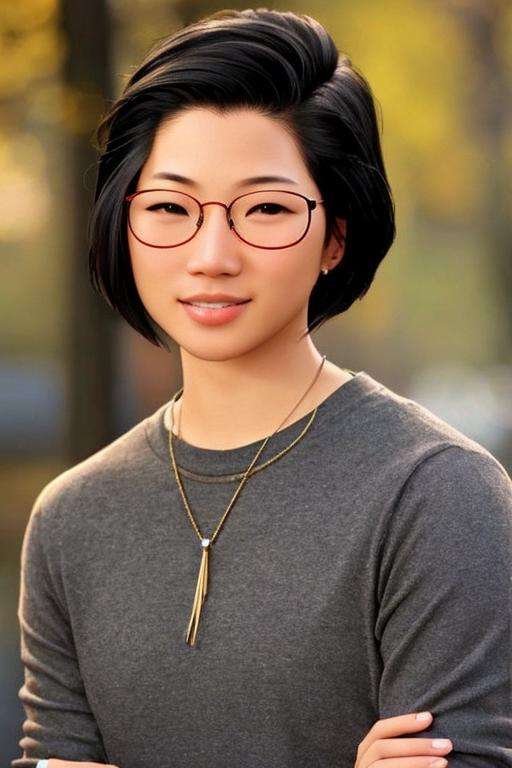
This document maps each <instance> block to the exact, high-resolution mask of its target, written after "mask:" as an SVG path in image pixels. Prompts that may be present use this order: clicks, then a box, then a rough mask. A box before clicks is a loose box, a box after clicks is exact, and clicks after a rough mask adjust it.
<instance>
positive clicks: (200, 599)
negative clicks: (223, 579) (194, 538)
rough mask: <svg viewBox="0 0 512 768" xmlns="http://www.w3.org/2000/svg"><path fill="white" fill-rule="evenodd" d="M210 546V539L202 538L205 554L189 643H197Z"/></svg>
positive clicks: (190, 627)
mask: <svg viewBox="0 0 512 768" xmlns="http://www.w3.org/2000/svg"><path fill="white" fill-rule="evenodd" d="M209 546H210V539H201V547H202V548H203V555H202V557H201V566H200V568H199V575H198V578H197V586H196V594H195V597H194V606H193V608H192V614H191V616H190V621H189V623H188V629H187V640H186V641H187V644H188V645H195V642H196V634H197V628H198V626H199V619H200V616H201V608H202V607H203V603H204V599H205V597H206V593H207V590H208V550H209ZM192 624H193V625H194V629H193V630H192V639H191V640H190V642H189V639H190V633H191V629H192Z"/></svg>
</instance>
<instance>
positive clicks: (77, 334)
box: [60, 0, 117, 463]
mask: <svg viewBox="0 0 512 768" xmlns="http://www.w3.org/2000/svg"><path fill="white" fill-rule="evenodd" d="M60 11H61V13H60V26H61V31H62V35H63V38H64V46H65V55H64V61H63V66H62V77H63V81H64V105H65V106H64V114H63V121H62V125H63V129H64V130H65V135H66V147H65V150H66V156H67V162H68V166H69V168H68V178H69V190H68V194H67V196H66V206H67V210H68V212H69V216H70V219H71V221H70V224H71V227H70V232H71V235H70V236H71V241H70V251H69V253H68V254H67V264H66V275H67V278H68V284H67V287H65V289H64V290H65V295H66V298H67V302H68V306H67V313H66V314H67V321H68V333H67V336H66V353H65V357H66V364H67V365H66V371H67V383H68V404H69V407H68V409H67V414H68V421H67V425H66V428H67V434H66V439H65V442H64V445H65V447H66V451H67V456H66V458H67V460H68V461H69V462H71V463H75V462H77V461H79V460H81V459H83V458H85V457H86V456H88V455H90V454H91V453H93V452H94V451H96V450H98V448H100V447H102V446H103V445H106V444H107V443H108V442H110V441H111V440H113V439H114V437H116V435H117V433H116V427H115V403H114V398H113V392H114V388H113V379H114V371H113V364H114V360H115V357H114V354H113V352H114V329H115V324H116V323H117V316H115V315H114V313H113V312H112V310H110V309H109V308H108V306H107V305H106V303H105V302H104V301H103V300H102V299H101V298H100V297H99V296H97V294H96V293H95V292H94V291H93V289H92V287H91V285H90V282H89V275H88V267H87V240H86V231H87V219H88V214H89V210H90V205H91V202H92V196H91V194H90V193H89V190H86V188H85V186H84V173H85V172H86V170H88V169H89V168H90V167H91V165H95V164H96V151H95V149H94V147H93V143H92V141H91V137H92V133H93V131H94V128H95V126H96V124H97V122H98V120H99V118H100V115H101V113H102V111H103V109H104V104H105V99H106V98H110V99H111V98H112V83H111V62H110V51H111V23H110V16H109V9H108V3H107V0H88V2H87V3H84V2H82V1H81V0H61V6H60Z"/></svg>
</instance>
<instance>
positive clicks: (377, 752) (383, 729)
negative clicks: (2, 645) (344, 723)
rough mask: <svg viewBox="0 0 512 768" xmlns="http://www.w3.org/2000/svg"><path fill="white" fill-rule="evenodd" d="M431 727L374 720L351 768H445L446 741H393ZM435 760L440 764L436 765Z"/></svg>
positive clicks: (401, 719) (407, 718)
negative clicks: (441, 744) (443, 744)
mask: <svg viewBox="0 0 512 768" xmlns="http://www.w3.org/2000/svg"><path fill="white" fill-rule="evenodd" d="M431 723H432V714H431V713H429V717H428V719H427V720H416V713H415V712H412V713H410V714H407V715H398V716H397V717H387V718H383V719H382V720H377V721H376V722H375V723H374V724H373V725H372V727H371V728H370V730H369V731H368V733H367V734H366V736H365V737H364V739H363V740H362V742H361V743H360V744H359V746H358V748H357V757H356V762H355V765H354V768H370V766H371V768H427V766H435V768H438V765H439V768H441V766H443V765H447V761H446V760H444V758H443V755H446V754H448V752H450V750H451V749H453V744H452V743H451V742H450V740H449V739H448V742H449V744H448V745H447V746H446V747H444V748H441V749H437V748H436V747H433V746H432V742H433V741H434V740H433V739H394V738H393V736H400V735H401V734H403V733H416V731H421V729H422V728H425V727H426V726H427V725H430V724H431ZM436 759H437V760H442V762H439V764H438V763H436V762H435V761H436ZM49 768H53V767H52V766H50V767H49ZM55 768H60V767H58V766H55Z"/></svg>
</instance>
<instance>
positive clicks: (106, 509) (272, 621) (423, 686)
mask: <svg viewBox="0 0 512 768" xmlns="http://www.w3.org/2000/svg"><path fill="white" fill-rule="evenodd" d="M167 406H168V403H164V404H163V405H162V406H161V407H160V408H158V410H156V411H155V412H154V413H153V414H152V415H150V416H149V417H147V418H145V419H144V420H142V421H141V422H139V423H138V424H136V426H134V427H133V428H132V429H130V430H129V431H128V432H126V433H125V434H123V435H122V436H121V437H119V438H118V439H116V440H115V441H113V442H112V443H110V444H109V445H107V446H106V447H105V448H103V449H101V450H99V451H98V452H97V453H95V454H93V455H92V456H90V457H88V458H87V459H86V460H84V461H82V462H80V463H79V464H76V465H75V466H73V467H71V468H70V469H68V470H66V471H64V472H63V473H61V474H60V475H58V476H57V477H55V478H54V479H53V480H51V481H50V482H49V483H48V484H47V485H46V486H45V487H44V488H43V489H42V490H41V492H40V493H39V495H38V497H37V498H36V500H35V501H34V505H33V509H32V512H31V514H30V519H29V521H28V524H27V528H26V531H25V536H24V539H23V548H22V553H21V587H20V600H19V611H18V618H19V623H20V631H21V659H22V662H23V664H24V668H25V679H24V684H23V685H22V686H21V688H20V689H19V694H18V695H19V697H20V699H21V701H22V703H23V706H24V708H25V712H26V719H25V721H24V723H23V732H22V736H21V739H20V742H19V744H20V748H21V755H20V756H18V757H15V758H14V759H12V761H11V768H29V766H30V767H32V766H35V765H36V763H37V760H38V759H39V758H43V757H44V758H49V757H55V758H60V759H67V760H77V761H95V762H104V763H105V762H110V763H114V764H116V765H119V766H121V768H185V767H186V768H303V767H305V766H307V767H308V768H312V767H313V768H353V765H354V762H355V754H356V749H357V745H358V743H359V742H360V741H361V740H362V738H363V737H364V736H365V734H366V733H367V732H368V730H369V729H370V727H371V725H372V724H373V723H374V722H375V721H376V720H378V719H380V718H386V717H391V716H393V715H397V714H403V713H406V712H414V711H419V710H424V709H429V710H431V711H432V713H433V715H434V720H433V722H432V725H431V727H430V728H429V729H425V730H423V731H421V732H419V733H416V734H412V735H411V734H408V735H406V736H405V738H411V737H414V738H425V737H427V736H445V737H449V738H450V739H451V740H452V742H453V745H454V749H453V751H452V752H451V753H449V755H448V764H449V768H463V767H464V768H470V767H471V768H479V767H482V768H483V767H484V766H486V767H488V768H491V766H492V767H493V768H498V766H512V687H511V668H512V664H511V661H512V643H511V640H512V635H511V615H512V605H511V589H512V580H511V577H512V547H511V539H512V481H511V479H510V477H509V475H508V474H507V472H506V471H505V469H504V467H503V466H502V465H501V464H500V463H499V462H498V460H497V459H496V458H495V457H494V456H493V455H492V454H491V453H489V452H488V451H487V450H486V449H485V448H484V447H483V446H481V445H480V444H478V443H476V442H475V441H473V440H471V439H470V438H469V437H467V436H465V435H464V434H463V433H461V432H459V431H457V430H456V429H454V428H453V427H451V426H450V425H448V424H447V423H446V422H445V421H443V420H441V419H439V418H437V417H436V416H435V415H434V414H433V413H431V412H430V411H429V410H427V409H426V408H424V407H422V406H420V405H419V404H418V403H416V402H415V401H414V400H411V399H408V398H405V397H403V396H400V395H399V394H397V393H395V392H393V391H392V390H390V389H389V388H387V387H386V386H384V385H383V384H381V383H379V382H378V381H376V380H375V379H374V378H372V377H371V376H370V375H369V374H368V373H366V372H365V371H360V372H358V373H357V374H356V375H355V376H354V377H353V378H352V379H350V380H349V381H348V382H347V383H345V384H343V385H341V386H340V387H339V388H338V389H337V390H336V391H335V392H333V393H332V394H331V395H329V396H328V397H327V398H326V399H325V400H324V401H323V402H322V403H321V404H320V406H319V407H318V411H317V414H316V418H315V419H314V421H313V423H312V425H311V426H310V428H309V430H308V431H307V432H306V434H305V435H304V437H303V438H302V439H301V440H299V441H298V442H297V444H296V445H295V446H294V447H293V448H292V449H291V450H290V451H288V452H287V453H285V454H284V455H283V456H282V457H281V458H279V459H277V460H276V461H274V462H273V463H272V464H270V465H269V466H268V467H266V468H264V469H262V470H260V471H257V472H255V473H254V474H253V475H252V476H251V477H250V478H249V479H248V481H247V484H246V485H245V487H244V488H243V489H242V492H241V494H240V496H239V497H238V499H237V500H236V502H235V504H234V506H233V508H232V510H231V511H230V513H229V514H228V516H227V518H226V520H225V522H224V525H223V527H222V529H221V531H220V533H219V536H218V538H217V539H216V541H215V542H214V544H213V545H212V549H211V553H210V555H209V581H208V594H207V598H206V601H205V603H204V606H203V610H202V615H201V620H200V623H199V629H198V635H197V641H196V645H195V646H194V647H190V646H189V645H187V644H186V642H185V635H186V629H187V625H188V622H189V617H190V613H191V610H192V605H193V599H194V594H195V588H196V582H197V577H198V572H199V566H200V562H201V546H200V542H199V539H198V537H197V534H196V533H195V531H194V530H193V528H192V525H191V523H190V520H189V518H188V517H187V514H186V511H185V508H184V505H183V501H182V498H181V496H180V494H179V489H178V487H177V484H176V480H175V477H174V475H173V473H172V466H171V464H170V458H169V450H168V449H169V445H168V439H169V433H168V430H167V429H166V426H165V421H164V415H165V412H166V409H167ZM262 407H264V404H262ZM309 416H310V414H307V415H305V416H303V417H302V418H301V419H299V420H298V421H296V422H295V423H292V424H290V425H289V426H288V427H286V428H284V429H283V430H281V431H280V432H278V433H277V434H276V435H275V436H274V437H273V438H272V439H271V440H270V441H269V443H268V444H267V446H266V448H265V450H264V452H263V453H262V455H261V457H260V459H259V460H258V465H259V464H261V463H263V462H265V461H266V460H267V459H269V458H270V457H272V456H274V455H276V454H277V453H278V452H279V451H280V450H282V449H283V448H285V447H286V446H288V445H289V444H290V442H291V441H292V440H293V439H294V438H296V437H297V436H298V435H299V434H300V433H301V432H302V430H303V429H304V427H305V426H306V425H307V422H308V420H309ZM261 442H262V441H257V442H254V443H251V444H249V445H244V446H241V447H238V448H233V449H228V450H212V449H205V448H199V447H197V446H193V445H191V444H189V443H186V442H184V441H183V440H178V439H177V438H174V445H175V455H176V458H177V462H178V466H179V467H180V468H181V477H182V480H183V485H184V488H185V492H186V495H187V498H188V500H189V503H190V506H191V509H192V511H193V514H194V517H195V519H196V521H197V523H198V525H199V528H200V531H201V534H202V535H203V536H205V537H209V536H211V535H212V533H213V531H214V530H215V528H216V526H217V524H218V522H219V521H220V519H221V517H222V515H223V513H224V511H225V509H226V507H227V505H228V503H229V501H230V500H231V498H232V496H233V494H234V492H235V490H236V488H237V487H238V484H239V482H240V477H241V476H240V475H237V473H241V472H243V471H244V470H245V469H246V468H247V466H248V465H249V463H250V461H251V460H252V458H253V457H254V455H255V454H256V451H257V449H258V448H259V446H260V445H261Z"/></svg>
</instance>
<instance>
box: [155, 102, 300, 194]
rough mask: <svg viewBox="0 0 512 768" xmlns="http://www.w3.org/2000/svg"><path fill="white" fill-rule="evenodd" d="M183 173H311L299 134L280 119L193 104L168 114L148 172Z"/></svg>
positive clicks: (206, 177) (205, 177) (198, 176)
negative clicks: (299, 140) (302, 150)
mask: <svg viewBox="0 0 512 768" xmlns="http://www.w3.org/2000/svg"><path fill="white" fill-rule="evenodd" d="M162 171H169V172H175V173H181V174H182V175H184V176H187V177H189V178H193V179H195V180H196V181H198V182H199V183H200V184H202V183H205V184H206V182H208V181H210V183H211V180H212V179H213V180H215V179H217V180H218V181H219V180H224V181H226V182H228V181H229V180H232V181H233V182H235V181H236V180H237V179H238V178H245V177H249V176H256V175H265V174H268V175H271V174H274V175H275V174H279V175H283V176H289V177H291V178H294V179H296V180H297V181H298V182H299V183H300V182H306V181H308V180H309V179H310V177H309V174H308V172H307V169H306V167H305V165H304V162H303V160H302V156H301V153H300V149H299V146H298V143H297V140H296V139H295V137H294V136H293V135H292V133H291V132H290V131H289V130H288V129H287V128H286V127H285V126H284V125H283V124H282V123H281V122H279V121H278V120H277V119H275V118H272V117H269V116H267V115H263V114H261V113H259V112H257V111H256V110H253V109H248V108H237V109H236V110H230V111H229V112H226V113H220V112H216V111H215V110H213V109H211V108H206V107H193V108H187V109H185V110H182V111H181V112H179V113H178V114H176V115H173V116H172V117H169V118H166V119H165V120H164V121H163V122H162V123H161V124H160V126H159V127H158V129H157V131H156V132H155V136H154V140H153V144H152V147H151V152H150V154H149V157H148V159H147V161H146V163H145V167H144V171H143V173H144V175H145V176H146V177H148V176H150V175H152V174H154V173H157V172H162Z"/></svg>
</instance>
